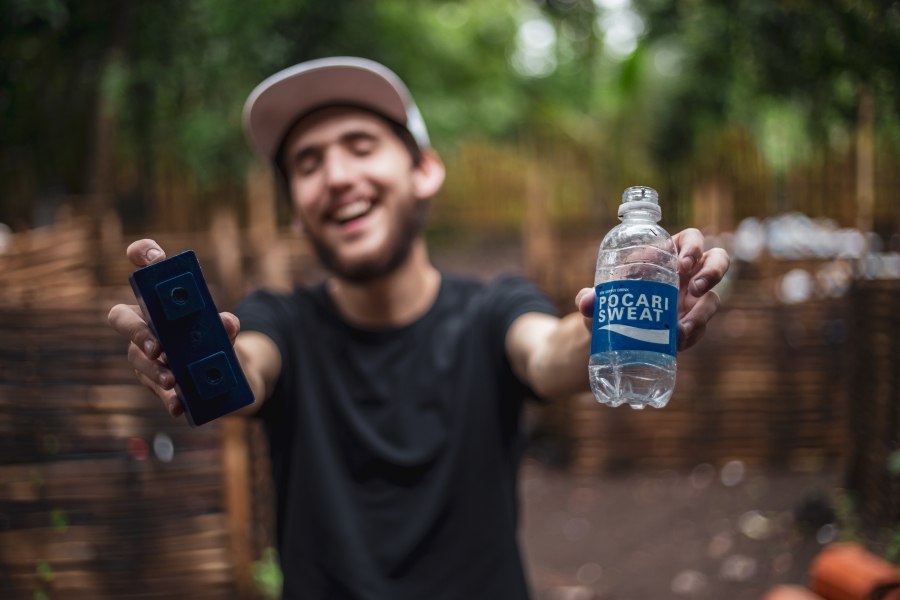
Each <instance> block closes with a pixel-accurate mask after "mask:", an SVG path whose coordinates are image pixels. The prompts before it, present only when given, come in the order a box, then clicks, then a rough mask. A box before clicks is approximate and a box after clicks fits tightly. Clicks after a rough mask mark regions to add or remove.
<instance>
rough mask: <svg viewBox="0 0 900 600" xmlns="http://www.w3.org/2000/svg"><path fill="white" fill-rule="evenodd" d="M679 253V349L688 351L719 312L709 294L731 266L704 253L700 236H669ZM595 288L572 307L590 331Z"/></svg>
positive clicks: (721, 256)
mask: <svg viewBox="0 0 900 600" xmlns="http://www.w3.org/2000/svg"><path fill="white" fill-rule="evenodd" d="M672 240H673V241H674V242H675V249H676V251H677V252H678V277H679V282H678V349H679V350H687V349H688V348H690V347H691V346H693V345H694V344H696V343H697V342H698V341H700V338H702V337H703V334H704V333H706V324H707V323H708V322H709V320H710V319H712V318H713V315H715V314H716V312H717V311H718V310H719V304H720V302H721V301H720V300H719V295H718V294H716V293H715V292H714V291H712V288H714V287H715V286H716V284H718V283H719V282H720V281H722V278H723V277H724V276H725V273H726V272H727V271H728V267H729V265H730V264H731V259H730V258H729V257H728V253H727V252H725V251H724V250H722V249H721V248H713V249H712V250H709V251H707V252H704V251H703V246H704V239H703V234H702V233H700V232H699V231H698V230H696V229H685V230H684V231H682V232H680V233H677V234H675V235H674V236H672ZM594 295H595V293H594V288H584V289H583V290H581V291H580V292H578V295H577V296H576V297H575V305H576V306H577V307H578V310H579V311H580V312H581V314H582V316H584V325H585V327H587V329H588V331H591V327H592V324H593V317H594Z"/></svg>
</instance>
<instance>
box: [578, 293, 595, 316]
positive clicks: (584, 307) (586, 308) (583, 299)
mask: <svg viewBox="0 0 900 600" xmlns="http://www.w3.org/2000/svg"><path fill="white" fill-rule="evenodd" d="M596 295H597V293H596V292H595V291H594V288H583V289H582V290H581V291H579V292H578V294H577V295H576V296H575V306H576V307H577V308H578V312H580V313H581V315H582V316H584V317H589V318H593V317H594V299H595V297H596Z"/></svg>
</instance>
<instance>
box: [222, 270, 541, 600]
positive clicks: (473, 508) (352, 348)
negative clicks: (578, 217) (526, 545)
mask: <svg viewBox="0 0 900 600" xmlns="http://www.w3.org/2000/svg"><path fill="white" fill-rule="evenodd" d="M528 312H541V313H548V314H553V313H554V309H553V305H552V304H551V303H550V301H549V300H548V299H547V298H546V297H545V296H544V295H543V294H542V293H541V292H540V291H539V290H538V289H537V288H536V287H535V286H533V285H532V284H530V283H528V282H527V281H525V280H523V279H520V278H512V277H505V278H500V279H497V280H495V281H494V282H493V283H491V284H483V283H481V282H479V281H476V280H473V279H467V278H462V277H458V276H453V275H447V274H444V275H443V276H442V282H441V288H440V292H439V293H438V296H437V299H436V301H435V303H434V305H433V306H432V307H431V309H429V311H428V312H427V313H426V314H425V315H424V316H422V317H421V318H420V319H418V320H417V321H415V322H414V323H412V324H410V325H407V326H404V327H400V328H394V329H389V330H376V331H373V330H364V329H360V328H358V327H355V326H352V325H350V324H348V323H347V322H346V321H344V320H343V319H342V318H341V317H340V315H339V314H338V312H337V310H336V309H335V306H334V304H333V303H332V302H331V300H330V298H329V296H328V294H327V293H326V291H325V288H324V286H319V287H316V288H312V289H304V288H299V289H297V290H296V291H295V292H294V293H293V294H290V295H277V294H271V293H267V292H256V293H254V294H252V295H250V296H249V297H248V298H247V299H246V300H245V301H244V302H243V303H242V304H241V306H240V308H239V309H238V310H237V315H238V317H239V318H240V320H241V329H242V331H259V332H261V333H263V334H265V335H267V336H268V337H270V338H272V340H274V341H275V343H276V344H277V346H278V348H279V350H280V351H281V357H282V372H281V377H280V379H279V382H278V385H277V387H276V389H275V392H274V394H273V395H272V397H270V398H269V399H268V400H267V401H266V403H265V404H264V405H263V406H262V408H261V409H260V411H259V413H258V415H259V416H260V417H261V418H262V419H264V421H265V426H266V430H267V431H268V434H269V439H270V442H271V447H272V463H273V469H274V479H275V486H276V491H277V494H278V534H279V546H280V549H281V563H282V570H283V572H284V598H285V599H286V600H293V599H299V598H302V599H309V600H318V599H329V600H336V599H343V598H348V599H354V600H357V599H359V600H370V599H371V600H375V599H377V600H401V599H406V598H409V599H422V598H428V599H431V600H440V599H448V600H450V599H452V600H458V599H466V600H476V599H479V598H485V599H487V598H490V599H492V600H493V599H496V598H504V599H507V600H515V599H524V598H527V597H528V592H527V588H526V583H525V577H524V571H523V568H522V563H521V559H520V556H519V551H518V546H517V543H516V525H517V508H518V502H517V495H516V474H517V468H518V465H519V461H520V456H521V444H520V435H519V415H520V409H521V406H522V401H523V399H524V398H525V397H526V396H528V395H530V392H529V390H528V388H527V387H526V386H525V385H524V384H523V383H522V382H521V381H519V380H518V379H517V378H516V376H515V375H514V374H513V372H512V370H511V368H510V364H509V361H508V360H507V357H506V351H505V337H506V332H507V330H508V329H509V326H510V325H511V324H512V322H513V321H514V320H515V319H516V318H518V317H519V316H521V315H523V314H525V313H528Z"/></svg>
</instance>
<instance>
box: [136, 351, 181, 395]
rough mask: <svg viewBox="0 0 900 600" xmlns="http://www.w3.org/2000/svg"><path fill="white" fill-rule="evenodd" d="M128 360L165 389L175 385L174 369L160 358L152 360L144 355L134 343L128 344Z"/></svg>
mask: <svg viewBox="0 0 900 600" xmlns="http://www.w3.org/2000/svg"><path fill="white" fill-rule="evenodd" d="M128 362H130V363H131V366H132V367H134V370H135V371H138V372H139V373H142V374H143V375H146V376H147V378H148V379H150V380H151V381H153V382H154V383H156V384H157V385H158V386H159V387H160V388H162V389H164V390H171V389H172V388H174V387H175V375H173V374H172V371H171V370H170V369H168V368H166V366H165V365H164V364H163V363H162V362H160V361H159V360H150V359H149V358H147V357H146V356H145V355H144V352H143V351H142V350H141V349H140V348H138V347H137V346H135V345H134V343H132V344H130V345H129V346H128Z"/></svg>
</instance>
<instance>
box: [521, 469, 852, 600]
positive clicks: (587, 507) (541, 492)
mask: <svg viewBox="0 0 900 600" xmlns="http://www.w3.org/2000/svg"><path fill="white" fill-rule="evenodd" d="M741 467H742V465H738V464H732V465H730V470H729V469H719V470H717V469H714V468H712V467H711V466H710V465H703V466H699V467H697V468H695V469H694V470H693V471H691V472H686V473H685V472H682V473H678V472H675V471H671V470H667V471H654V472H645V473H639V474H632V475H623V476H605V477H598V478H591V479H585V478H575V477H573V476H571V475H567V474H565V473H563V472H561V471H558V470H552V469H549V468H547V467H544V466H542V465H541V464H539V463H538V462H536V461H534V460H526V462H525V464H524V466H523V469H522V473H521V480H520V488H521V498H522V514H521V527H520V538H521V541H522V546H523V552H524V555H525V556H524V558H525V561H526V565H527V567H526V568H527V569H528V571H529V577H530V579H531V582H532V590H533V597H534V599H535V600H591V599H604V600H606V599H609V600H612V599H615V600H665V599H669V598H673V599H680V598H704V599H709V600H745V599H746V600H749V599H756V598H760V597H761V596H762V595H763V594H764V593H765V591H766V590H767V589H768V588H769V587H771V586H772V585H774V584H777V583H799V584H804V583H806V581H807V578H806V572H807V569H808V567H809V563H810V561H811V560H812V558H813V557H814V556H815V555H816V554H817V553H818V551H819V550H820V549H821V548H822V543H827V542H828V541H830V540H831V539H833V538H834V536H835V535H836V533H837V532H836V528H835V527H833V526H830V525H828V522H829V521H832V520H833V517H832V516H831V515H830V514H829V510H828V509H827V508H826V506H827V504H828V503H829V502H830V499H832V498H833V497H834V495H835V493H836V488H837V486H838V485H839V482H840V478H839V477H838V475H837V474H835V473H833V472H824V473H819V474H796V473H780V474H775V473H762V472H754V471H753V470H747V471H746V472H742V471H743V469H742V468H741ZM723 479H724V480H726V481H727V482H728V483H731V484H732V485H725V484H724V483H723ZM736 479H737V480H738V481H735V480H736ZM809 522H811V524H810V523H809Z"/></svg>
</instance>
